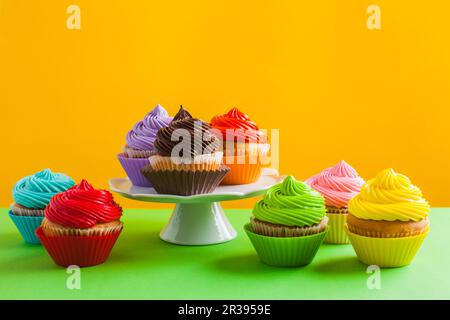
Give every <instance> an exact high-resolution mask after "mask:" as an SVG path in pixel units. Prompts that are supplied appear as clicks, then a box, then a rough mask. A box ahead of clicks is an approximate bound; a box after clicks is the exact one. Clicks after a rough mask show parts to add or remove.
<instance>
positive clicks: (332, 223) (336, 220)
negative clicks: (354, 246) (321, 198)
mask: <svg viewBox="0 0 450 320" xmlns="http://www.w3.org/2000/svg"><path fill="white" fill-rule="evenodd" d="M327 211H328V210H327ZM327 216H328V219H329V220H328V233H327V236H326V237H325V240H324V242H325V243H332V244H349V243H350V240H349V239H348V237H347V233H346V232H345V228H344V226H345V224H346V222H347V216H348V214H343V213H329V212H328V213H327Z"/></svg>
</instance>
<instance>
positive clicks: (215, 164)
mask: <svg viewBox="0 0 450 320" xmlns="http://www.w3.org/2000/svg"><path fill="white" fill-rule="evenodd" d="M222 157H223V153H222V152H215V153H213V154H204V155H200V156H196V157H194V159H192V160H191V159H189V161H188V163H186V162H184V161H185V160H184V159H182V158H180V159H178V158H174V159H172V157H163V156H160V155H155V156H151V157H150V158H149V161H150V165H151V166H152V169H153V170H179V171H181V170H191V171H194V170H217V169H218V168H219V167H220V165H221V163H222Z"/></svg>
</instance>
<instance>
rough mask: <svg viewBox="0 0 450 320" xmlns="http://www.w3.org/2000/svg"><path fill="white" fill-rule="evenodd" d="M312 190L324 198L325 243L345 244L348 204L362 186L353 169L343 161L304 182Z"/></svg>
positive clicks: (361, 181) (360, 179)
mask: <svg viewBox="0 0 450 320" xmlns="http://www.w3.org/2000/svg"><path fill="white" fill-rule="evenodd" d="M306 183H308V184H309V185H310V186H311V187H312V188H313V189H315V190H316V191H319V192H320V193H321V194H322V195H323V197H324V198H325V204H326V207H327V215H328V218H329V222H328V225H329V231H328V234H327V237H326V238H325V242H327V243H336V244H347V243H349V239H348V237H347V234H346V233H345V230H344V225H345V223H346V220H347V216H348V203H349V201H350V199H351V198H353V197H354V196H356V195H357V194H358V193H359V191H360V190H361V187H362V185H363V184H364V179H362V178H361V177H360V176H359V175H358V173H357V172H356V170H355V169H353V168H352V167H351V166H350V165H349V164H348V163H346V162H345V161H344V160H342V161H340V162H339V163H338V164H336V165H335V166H333V167H330V168H327V169H325V170H323V171H322V172H321V173H319V174H317V175H314V176H312V177H311V178H309V179H307V180H306Z"/></svg>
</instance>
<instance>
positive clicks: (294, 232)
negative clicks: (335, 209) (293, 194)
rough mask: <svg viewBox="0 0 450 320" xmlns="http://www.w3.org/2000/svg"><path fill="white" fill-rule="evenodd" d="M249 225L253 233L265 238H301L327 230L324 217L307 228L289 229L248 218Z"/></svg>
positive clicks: (326, 220)
mask: <svg viewBox="0 0 450 320" xmlns="http://www.w3.org/2000/svg"><path fill="white" fill-rule="evenodd" d="M250 223H251V226H252V230H253V232H254V233H257V234H259V235H263V236H267V237H303V236H310V235H313V234H317V233H320V232H323V231H325V229H326V228H327V223H328V218H327V217H324V218H323V219H322V221H321V222H320V223H318V224H316V225H313V226H308V227H289V226H283V225H277V224H272V223H268V222H264V221H260V220H258V219H255V218H253V217H251V218H250Z"/></svg>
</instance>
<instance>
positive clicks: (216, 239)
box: [160, 202, 236, 245]
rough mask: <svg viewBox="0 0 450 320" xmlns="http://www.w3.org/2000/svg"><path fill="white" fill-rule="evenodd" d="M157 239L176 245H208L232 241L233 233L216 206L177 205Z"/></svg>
mask: <svg viewBox="0 0 450 320" xmlns="http://www.w3.org/2000/svg"><path fill="white" fill-rule="evenodd" d="M160 237H161V239H162V240H164V241H166V242H170V243H174V244H179V245H209V244H216V243H223V242H227V241H230V240H233V239H234V238H235V237H236V231H235V230H234V229H233V227H232V226H231V224H230V222H229V221H228V219H227V217H226V216H225V214H224V212H223V209H222V207H221V206H220V203H219V202H205V203H178V204H176V207H175V210H174V211H173V213H172V216H171V217H170V221H169V223H168V224H167V225H166V226H165V227H164V229H163V230H162V231H161V233H160Z"/></svg>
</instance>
